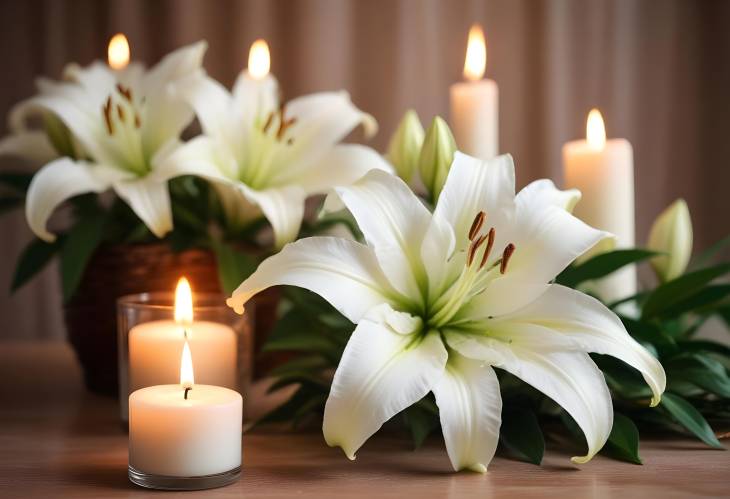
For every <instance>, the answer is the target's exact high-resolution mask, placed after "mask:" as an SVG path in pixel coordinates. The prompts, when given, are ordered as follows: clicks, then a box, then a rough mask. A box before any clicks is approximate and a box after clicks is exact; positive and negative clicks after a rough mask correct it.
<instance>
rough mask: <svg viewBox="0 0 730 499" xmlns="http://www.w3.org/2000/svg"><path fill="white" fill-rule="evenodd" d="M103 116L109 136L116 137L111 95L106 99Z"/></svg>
mask: <svg viewBox="0 0 730 499" xmlns="http://www.w3.org/2000/svg"><path fill="white" fill-rule="evenodd" d="M101 109H102V114H103V115H104V122H105V123H106V129H107V131H108V132H109V135H114V126H113V125H112V116H111V110H112V96H111V95H110V96H109V97H107V99H106V103H105V104H104V106H102V108H101Z"/></svg>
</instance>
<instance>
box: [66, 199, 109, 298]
mask: <svg viewBox="0 0 730 499" xmlns="http://www.w3.org/2000/svg"><path fill="white" fill-rule="evenodd" d="M104 221H105V217H104V215H103V214H102V213H99V212H97V213H95V214H93V215H89V216H86V217H84V218H82V219H80V220H79V221H78V222H76V225H74V226H73V228H72V229H71V230H70V231H69V232H68V234H67V235H66V239H65V241H64V242H63V247H62V248H61V288H62V290H63V299H64V302H68V301H69V300H70V299H71V298H72V297H73V295H74V294H75V293H76V289H77V288H78V286H79V283H80V282H81V278H82V277H83V275H84V271H85V270H86V265H87V264H88V263H89V259H90V258H91V256H92V255H93V254H94V251H96V248H97V247H98V246H99V243H101V237H102V230H103V228H104Z"/></svg>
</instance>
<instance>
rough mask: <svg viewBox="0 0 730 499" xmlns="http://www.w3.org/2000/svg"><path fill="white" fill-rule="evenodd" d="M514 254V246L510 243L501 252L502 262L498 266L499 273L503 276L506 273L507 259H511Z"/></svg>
mask: <svg viewBox="0 0 730 499" xmlns="http://www.w3.org/2000/svg"><path fill="white" fill-rule="evenodd" d="M514 252H515V245H514V244H512V243H509V244H508V245H507V246H505V248H504V251H503V252H502V261H501V262H500V264H499V273H500V274H504V273H505V272H506V271H507V265H508V264H509V259H510V258H511V257H512V254H513V253H514Z"/></svg>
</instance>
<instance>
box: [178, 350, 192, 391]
mask: <svg viewBox="0 0 730 499" xmlns="http://www.w3.org/2000/svg"><path fill="white" fill-rule="evenodd" d="M180 384H181V385H182V387H183V388H192V387H193V385H194V384H195V377H194V376H193V355H192V354H191V353H190V345H188V340H185V344H184V345H183V351H182V356H181V357H180Z"/></svg>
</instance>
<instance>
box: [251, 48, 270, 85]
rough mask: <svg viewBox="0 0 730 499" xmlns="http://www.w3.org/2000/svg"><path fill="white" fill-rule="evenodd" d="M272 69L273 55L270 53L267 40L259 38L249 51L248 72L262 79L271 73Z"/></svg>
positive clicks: (253, 76)
mask: <svg viewBox="0 0 730 499" xmlns="http://www.w3.org/2000/svg"><path fill="white" fill-rule="evenodd" d="M270 69H271V56H270V55H269V45H268V44H267V43H266V41H265V40H262V39H261V38H259V39H258V40H256V41H255V42H253V45H251V50H249V51H248V74H250V75H251V77H252V78H255V79H257V80H260V79H261V78H264V77H265V76H266V75H267V74H269V70H270Z"/></svg>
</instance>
